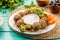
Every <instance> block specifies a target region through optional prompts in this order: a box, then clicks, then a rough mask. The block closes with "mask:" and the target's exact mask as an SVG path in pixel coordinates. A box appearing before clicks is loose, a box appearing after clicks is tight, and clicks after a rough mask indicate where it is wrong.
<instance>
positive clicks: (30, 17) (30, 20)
mask: <svg viewBox="0 0 60 40" xmlns="http://www.w3.org/2000/svg"><path fill="white" fill-rule="evenodd" d="M22 19H23V20H24V22H25V23H26V24H31V25H32V24H33V23H34V22H39V16H38V15H36V14H28V15H25V16H24V17H22Z"/></svg>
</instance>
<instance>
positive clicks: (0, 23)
mask: <svg viewBox="0 0 60 40" xmlns="http://www.w3.org/2000/svg"><path fill="white" fill-rule="evenodd" d="M3 22H4V18H3V17H2V16H1V15H0V26H1V25H2V24H3Z"/></svg>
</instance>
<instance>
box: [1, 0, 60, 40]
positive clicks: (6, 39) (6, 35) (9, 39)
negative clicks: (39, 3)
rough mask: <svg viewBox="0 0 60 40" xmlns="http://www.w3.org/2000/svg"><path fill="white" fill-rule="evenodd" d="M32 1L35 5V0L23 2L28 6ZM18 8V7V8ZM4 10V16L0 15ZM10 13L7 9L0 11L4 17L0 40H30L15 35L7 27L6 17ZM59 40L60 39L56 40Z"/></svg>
mask: <svg viewBox="0 0 60 40" xmlns="http://www.w3.org/2000/svg"><path fill="white" fill-rule="evenodd" d="M31 1H33V2H34V3H35V4H36V0H25V3H24V5H25V4H30V3H31ZM18 8H19V7H18ZM4 10H6V13H5V14H2V13H3V11H4ZM9 13H10V10H9V9H0V15H2V16H3V17H4V23H3V25H1V26H0V40H32V39H30V38H25V37H22V36H20V35H18V34H16V33H15V32H14V31H13V30H12V29H11V28H10V27H9V26H8V15H9ZM58 40H60V39H58Z"/></svg>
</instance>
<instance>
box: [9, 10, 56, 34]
mask: <svg viewBox="0 0 60 40" xmlns="http://www.w3.org/2000/svg"><path fill="white" fill-rule="evenodd" d="M19 12H20V11H18V12H15V13H14V14H12V15H11V16H10V18H9V20H8V23H9V25H10V27H11V28H12V29H13V30H15V31H17V32H20V33H21V31H20V30H19V28H18V27H17V26H16V25H15V22H14V16H15V15H16V14H18V13H19ZM55 25H56V23H54V24H52V25H49V26H47V27H46V28H44V29H42V30H39V31H37V32H24V34H33V35H36V34H42V33H46V32H48V31H50V30H52V29H53V28H54V27H55Z"/></svg>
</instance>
